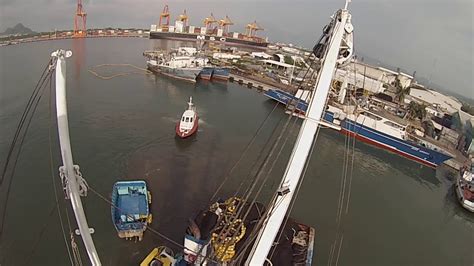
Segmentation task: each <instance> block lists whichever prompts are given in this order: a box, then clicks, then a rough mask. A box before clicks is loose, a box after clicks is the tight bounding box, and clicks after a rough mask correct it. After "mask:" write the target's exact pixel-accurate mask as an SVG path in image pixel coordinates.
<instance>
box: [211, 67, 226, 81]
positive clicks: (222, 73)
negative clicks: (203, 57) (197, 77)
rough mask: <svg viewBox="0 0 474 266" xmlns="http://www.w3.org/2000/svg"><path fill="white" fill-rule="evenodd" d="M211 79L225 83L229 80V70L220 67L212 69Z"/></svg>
mask: <svg viewBox="0 0 474 266" xmlns="http://www.w3.org/2000/svg"><path fill="white" fill-rule="evenodd" d="M212 79H218V80H224V81H227V80H228V79H229V69H228V68H220V67H217V68H214V71H213V73H212Z"/></svg>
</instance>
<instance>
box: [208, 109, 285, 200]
mask: <svg viewBox="0 0 474 266" xmlns="http://www.w3.org/2000/svg"><path fill="white" fill-rule="evenodd" d="M278 104H279V102H276V103H275V106H274V107H273V109H272V110H271V111H270V112H269V113H268V115H267V116H266V117H265V119H264V120H263V121H262V123H261V124H260V126H259V127H258V129H257V131H256V132H255V134H254V135H253V136H252V138H251V139H250V141H249V142H248V143H247V145H246V146H245V148H244V151H243V152H242V153H241V155H240V157H239V159H238V160H237V161H236V162H235V164H234V165H233V166H232V168H231V169H230V170H229V172H228V173H227V175H226V176H225V178H224V180H223V181H222V183H221V184H220V185H219V187H218V188H217V190H216V192H214V194H213V195H212V197H211V199H210V200H209V203H212V201H213V200H214V199H215V197H216V196H217V194H218V193H219V192H220V191H221V189H222V187H223V186H224V184H225V183H226V182H227V180H228V179H229V177H230V176H231V175H232V173H233V172H234V170H235V168H236V167H237V165H238V164H239V163H240V161H241V160H242V159H243V158H244V156H245V154H246V153H247V152H248V150H249V149H250V147H251V146H252V144H253V143H254V141H255V139H256V138H257V136H258V134H259V133H260V131H261V130H262V128H263V126H264V125H265V123H266V122H267V120H268V119H269V118H270V116H271V115H272V114H273V111H275V109H276V108H277V106H278Z"/></svg>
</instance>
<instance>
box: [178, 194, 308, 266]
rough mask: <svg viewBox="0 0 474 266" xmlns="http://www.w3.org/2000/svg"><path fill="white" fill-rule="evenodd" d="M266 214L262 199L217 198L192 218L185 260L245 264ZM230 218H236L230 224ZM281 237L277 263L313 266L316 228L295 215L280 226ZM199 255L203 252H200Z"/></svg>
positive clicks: (275, 263) (276, 253)
mask: <svg viewBox="0 0 474 266" xmlns="http://www.w3.org/2000/svg"><path fill="white" fill-rule="evenodd" d="M264 214H265V206H263V204H261V203H258V202H253V203H249V202H244V200H242V199H241V198H238V197H231V198H228V199H227V200H225V201H217V202H215V203H213V204H211V205H210V206H209V208H208V209H207V210H203V211H201V212H199V214H198V215H197V216H196V217H195V218H194V219H191V220H190V221H189V223H190V224H189V226H188V228H187V230H186V234H185V238H184V247H185V249H184V261H186V263H188V264H192V265H204V264H206V263H211V262H210V261H209V260H206V257H209V256H212V257H214V262H213V263H216V262H217V263H218V264H222V265H225V264H236V265H243V263H244V262H245V260H246V259H247V257H248V255H249V253H250V248H251V247H252V246H253V245H254V244H255V238H254V235H253V234H252V232H253V230H254V229H255V227H256V226H259V223H258V221H259V220H261V219H262V217H263V215H264ZM229 221H233V222H231V223H230V224H229ZM279 234H280V236H281V237H280V240H279V242H278V245H276V247H275V248H274V250H273V253H274V255H273V256H272V257H271V259H270V261H271V263H272V264H273V265H288V266H289V265H311V263H312V258H313V244H314V237H315V230H314V228H312V227H309V226H307V225H304V224H301V223H298V222H296V221H294V220H292V219H291V218H290V219H288V220H287V222H286V223H285V225H284V226H283V227H282V228H281V229H280V231H279ZM198 254H199V255H198Z"/></svg>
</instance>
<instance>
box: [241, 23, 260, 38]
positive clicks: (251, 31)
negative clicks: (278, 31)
mask: <svg viewBox="0 0 474 266" xmlns="http://www.w3.org/2000/svg"><path fill="white" fill-rule="evenodd" d="M245 28H246V31H245V35H247V37H250V38H251V37H254V36H255V34H256V33H257V31H259V30H263V28H262V27H260V26H259V25H258V24H257V21H254V22H252V23H249V24H247V26H245Z"/></svg>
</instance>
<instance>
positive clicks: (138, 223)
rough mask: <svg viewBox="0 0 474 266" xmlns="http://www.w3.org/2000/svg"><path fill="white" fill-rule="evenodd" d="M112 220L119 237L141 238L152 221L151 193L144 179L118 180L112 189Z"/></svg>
mask: <svg viewBox="0 0 474 266" xmlns="http://www.w3.org/2000/svg"><path fill="white" fill-rule="evenodd" d="M112 203H113V204H112V206H111V214H112V222H113V223H114V226H115V229H116V230H117V234H118V236H119V237H120V238H126V239H131V238H135V237H137V238H138V240H139V241H141V240H142V238H143V233H144V232H145V230H146V228H147V225H148V224H150V223H151V221H152V215H151V213H150V208H149V204H151V193H150V192H149V191H148V189H147V185H146V183H145V181H119V182H116V183H115V184H114V187H113V190H112Z"/></svg>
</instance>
